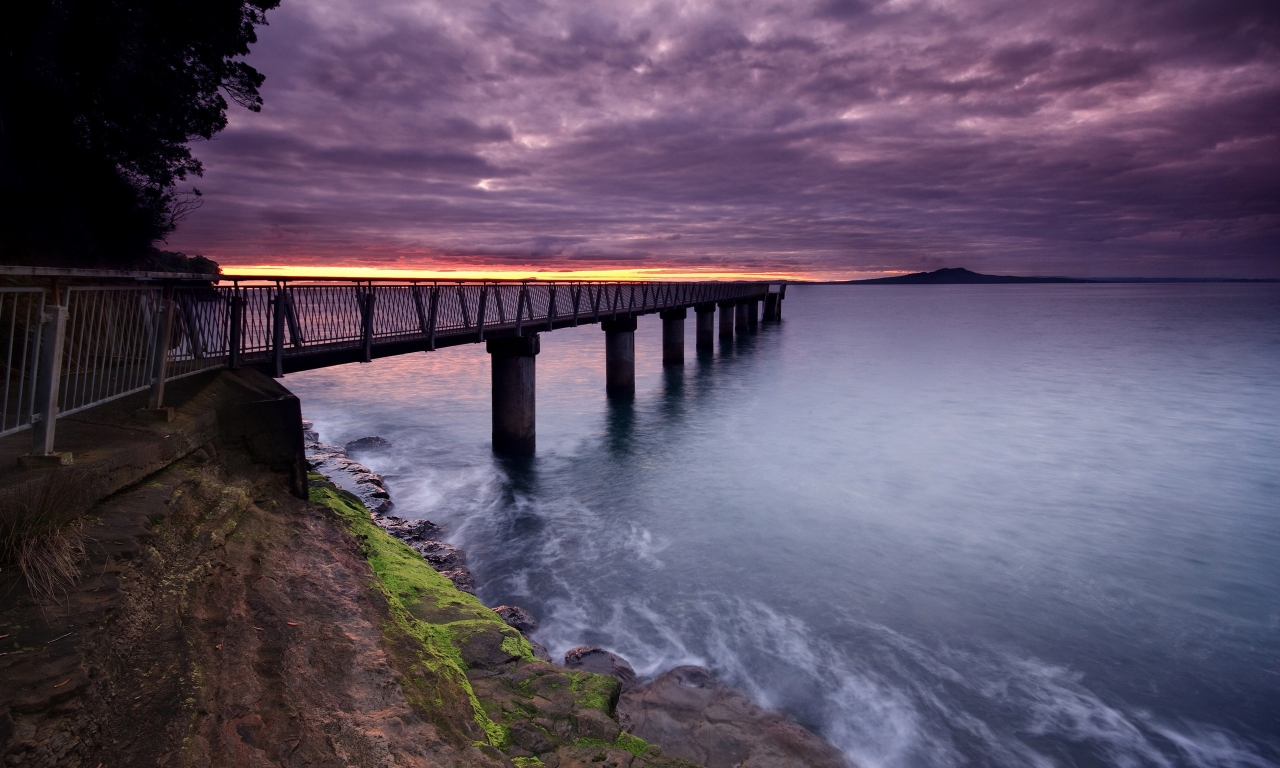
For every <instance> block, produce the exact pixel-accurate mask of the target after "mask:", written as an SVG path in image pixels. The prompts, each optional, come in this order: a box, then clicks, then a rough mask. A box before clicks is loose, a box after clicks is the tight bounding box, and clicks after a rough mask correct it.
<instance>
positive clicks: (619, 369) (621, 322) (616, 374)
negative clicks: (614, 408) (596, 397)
mask: <svg viewBox="0 0 1280 768" xmlns="http://www.w3.org/2000/svg"><path fill="white" fill-rule="evenodd" d="M600 328H601V330H603V331H604V391H605V394H607V395H610V396H612V397H632V396H633V395H635V393H636V319H635V318H634V317H620V318H618V319H617V320H603V321H601V323H600Z"/></svg>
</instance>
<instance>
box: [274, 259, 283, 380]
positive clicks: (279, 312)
mask: <svg viewBox="0 0 1280 768" xmlns="http://www.w3.org/2000/svg"><path fill="white" fill-rule="evenodd" d="M272 308H273V309H274V310H275V312H274V313H273V314H272V318H271V347H272V352H273V353H274V357H275V363H276V373H275V378H277V379H281V378H284V283H277V284H276V295H275V303H274V304H273V305H272Z"/></svg>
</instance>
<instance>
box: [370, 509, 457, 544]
mask: <svg viewBox="0 0 1280 768" xmlns="http://www.w3.org/2000/svg"><path fill="white" fill-rule="evenodd" d="M374 522H375V523H377V524H378V525H380V526H382V529H383V530H384V531H386V532H387V533H389V534H391V535H392V536H395V537H396V538H397V539H400V540H401V541H403V542H405V543H406V544H415V543H417V542H422V541H433V540H436V539H439V538H440V537H442V536H444V529H443V528H441V527H440V526H438V525H436V524H435V523H433V522H431V521H430V520H405V519H404V518H400V517H395V516H394V515H388V516H386V517H380V518H377V519H375V520H374Z"/></svg>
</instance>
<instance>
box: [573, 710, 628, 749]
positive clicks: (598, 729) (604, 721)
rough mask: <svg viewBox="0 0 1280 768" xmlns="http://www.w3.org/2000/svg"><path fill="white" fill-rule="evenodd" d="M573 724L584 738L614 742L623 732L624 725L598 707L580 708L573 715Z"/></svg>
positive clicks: (608, 742)
mask: <svg viewBox="0 0 1280 768" xmlns="http://www.w3.org/2000/svg"><path fill="white" fill-rule="evenodd" d="M573 725H574V727H575V728H576V729H577V731H578V737H579V738H582V739H599V740H601V741H603V742H605V743H606V744H612V743H613V742H614V740H615V739H617V738H618V734H620V733H622V726H620V725H618V723H617V721H615V720H614V719H613V718H611V717H609V716H608V715H606V714H605V713H603V712H601V711H600V710H598V709H579V710H578V711H577V713H575V714H574V717H573Z"/></svg>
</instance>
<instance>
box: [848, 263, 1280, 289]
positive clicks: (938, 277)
mask: <svg viewBox="0 0 1280 768" xmlns="http://www.w3.org/2000/svg"><path fill="white" fill-rule="evenodd" d="M1275 282H1280V281H1278V280H1275V279H1274V278H1265V277H1264V278H1248V277H1093V278H1087V277H1017V276H1015V275H984V274H982V273H980V272H974V271H972V270H968V269H965V268H964V267H947V268H945V269H935V270H934V271H932V272H912V273H911V274H909V275H894V276H893V277H873V278H871V279H870V280H837V281H836V284H838V285H994V284H999V283H1275Z"/></svg>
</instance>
